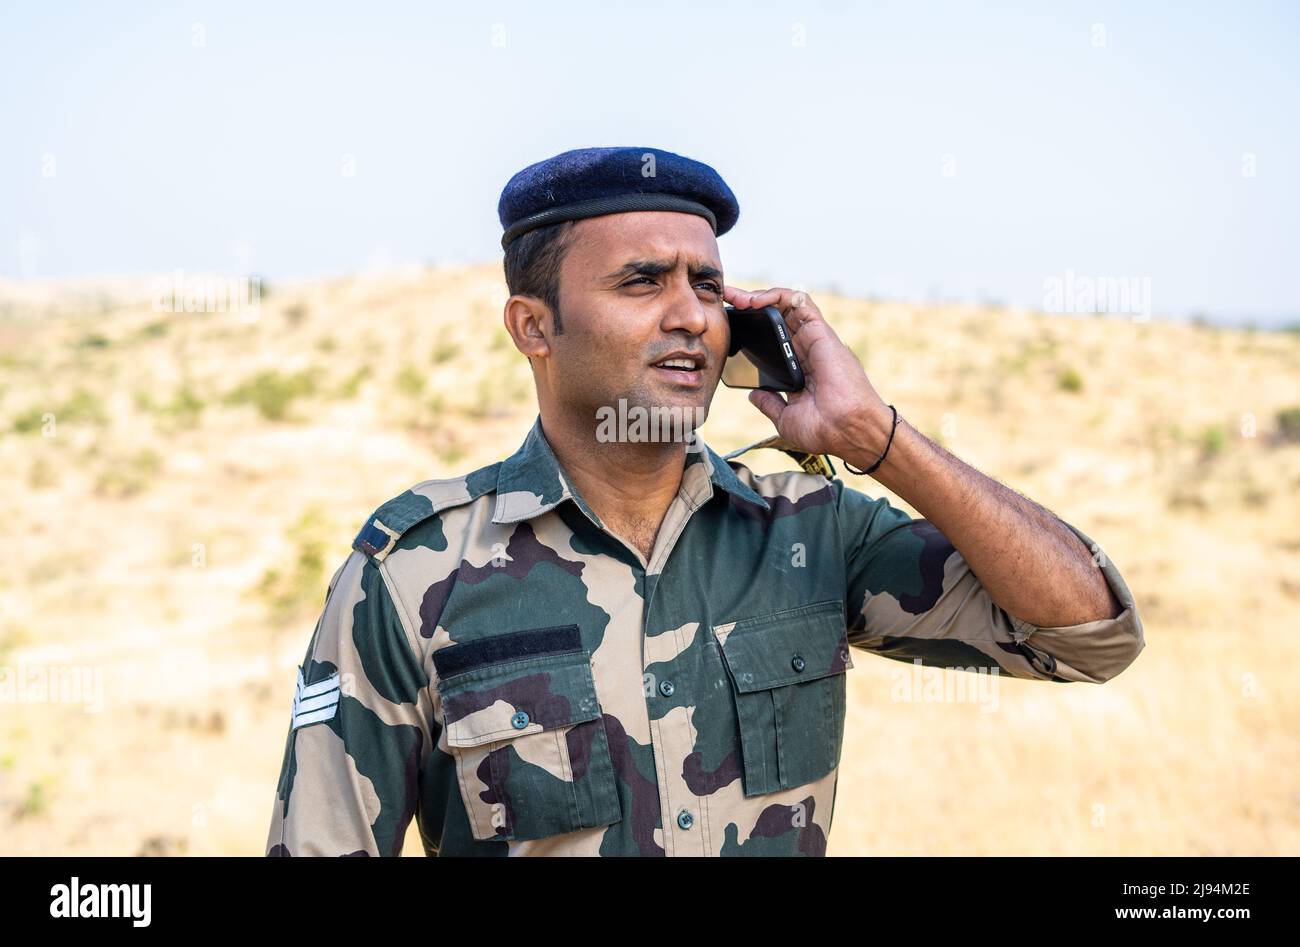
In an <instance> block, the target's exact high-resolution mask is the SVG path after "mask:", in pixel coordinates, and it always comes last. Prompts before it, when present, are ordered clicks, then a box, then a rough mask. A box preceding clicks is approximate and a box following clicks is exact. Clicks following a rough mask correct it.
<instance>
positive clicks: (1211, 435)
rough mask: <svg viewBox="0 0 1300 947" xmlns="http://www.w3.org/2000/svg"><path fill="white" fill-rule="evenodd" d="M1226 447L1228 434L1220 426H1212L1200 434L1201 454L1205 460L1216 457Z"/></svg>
mask: <svg viewBox="0 0 1300 947" xmlns="http://www.w3.org/2000/svg"><path fill="white" fill-rule="evenodd" d="M1227 446H1228V432H1227V431H1225V430H1224V429H1223V426H1222V425H1219V424H1213V425H1211V426H1210V427H1207V428H1206V429H1205V430H1203V431H1202V432H1201V454H1202V455H1203V456H1204V457H1206V458H1207V459H1209V458H1212V457H1217V456H1219V455H1220V454H1222V453H1223V449H1224V448H1225V447H1227Z"/></svg>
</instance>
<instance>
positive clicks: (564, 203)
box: [497, 148, 740, 249]
mask: <svg viewBox="0 0 1300 947" xmlns="http://www.w3.org/2000/svg"><path fill="white" fill-rule="evenodd" d="M637 210H671V211H681V212H683V213H688V214H698V215H699V216H701V217H703V218H704V219H705V220H707V221H708V222H709V226H711V227H712V228H713V233H714V234H715V235H716V236H719V237H720V236H722V235H723V234H724V233H726V232H727V231H728V230H730V229H731V228H732V227H733V226H735V224H736V220H737V219H738V218H739V217H740V204H739V203H738V202H737V201H736V195H735V194H733V193H731V188H729V187H727V182H726V181H724V180H722V176H721V175H719V174H718V172H717V171H715V170H713V168H711V167H709V166H708V165H707V164H704V163H703V162H701V161H695V160H693V159H691V158H686V157H683V156H682V155H676V154H673V153H672V152H671V151H660V150H659V149H657V148H577V149H575V150H573V151H566V152H563V153H562V154H558V155H556V156H555V157H553V158H547V159H546V160H545V161H539V162H537V163H536V164H530V165H529V166H528V167H526V168H524V169H523V170H522V171H519V172H518V173H516V174H515V175H514V176H513V177H512V178H511V179H510V180H509V181H508V182H507V183H506V186H505V189H504V190H503V191H502V192H501V200H500V201H499V202H498V204H497V216H498V217H500V218H501V226H502V227H504V228H505V233H504V234H503V235H502V237H501V247H502V249H505V248H506V247H508V246H509V245H510V242H511V241H512V240H514V239H515V238H516V237H518V236H520V235H521V234H525V233H527V232H528V231H530V230H536V229H537V228H538V227H545V226H546V225H548V224H554V223H559V222H560V221H564V220H581V219H583V218H585V217H599V216H601V215H603V214H622V213H625V212H627V211H637Z"/></svg>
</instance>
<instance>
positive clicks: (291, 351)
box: [0, 266, 1300, 855]
mask: <svg viewBox="0 0 1300 947" xmlns="http://www.w3.org/2000/svg"><path fill="white" fill-rule="evenodd" d="M738 284H739V285H742V286H746V287H747V288H756V286H755V284H753V283H752V282H746V281H744V280H738ZM137 289H138V287H137ZM809 289H810V292H811V293H812V295H813V298H814V299H815V300H817V301H818V303H819V304H820V305H821V307H822V310H823V312H824V313H825V314H826V316H827V318H828V319H829V320H830V321H831V323H832V325H833V326H835V328H836V329H837V331H838V332H839V333H840V335H841V337H842V338H844V339H845V341H847V342H848V343H850V344H851V345H852V346H853V347H854V349H855V351H856V352H857V353H858V354H859V356H860V357H861V358H862V360H863V363H864V365H865V366H866V368H867V371H868V373H869V374H870V376H871V378H872V380H873V382H874V384H875V385H876V387H877V389H878V390H879V391H881V393H882V395H884V396H885V398H886V400H887V401H891V402H893V403H895V404H896V405H898V407H899V410H900V411H901V412H902V413H904V414H905V415H906V416H907V417H908V418H909V419H910V420H911V421H912V423H914V424H915V425H917V426H918V427H919V428H920V429H921V430H923V431H925V432H926V433H927V434H929V435H930V436H932V437H934V438H935V439H936V440H939V441H940V442H941V443H943V444H944V445H945V446H947V447H948V448H949V449H951V450H953V451H954V452H955V453H957V454H958V455H959V456H961V457H962V458H963V459H965V460H966V461H967V462H969V463H972V464H974V465H975V466H977V467H979V468H980V469H981V470H983V471H985V472H986V473H988V474H990V475H992V476H995V477H998V478H999V479H1001V480H1002V481H1003V482H1005V483H1007V484H1008V485H1010V486H1012V487H1014V488H1016V489H1018V490H1020V491H1021V492H1023V493H1025V494H1026V495H1028V496H1030V497H1032V498H1034V499H1035V500H1037V501H1039V502H1040V503H1043V504H1044V505H1045V506H1047V507H1049V508H1050V509H1052V510H1053V511H1055V512H1056V513H1057V514H1058V515H1059V516H1061V517H1063V518H1065V519H1067V520H1069V521H1071V522H1073V523H1074V524H1075V525H1077V526H1078V527H1079V528H1080V529H1082V530H1084V531H1085V532H1086V533H1088V534H1090V535H1091V536H1092V537H1093V538H1094V539H1096V540H1097V541H1098V542H1100V543H1101V544H1102V545H1103V547H1104V548H1105V549H1106V551H1107V553H1108V554H1109V555H1110V556H1111V557H1112V558H1113V559H1114V560H1115V561H1116V562H1117V563H1118V565H1119V567H1120V569H1121V571H1122V572H1123V574H1124V576H1125V578H1126V580H1127V581H1128V583H1129V585H1130V587H1131V588H1132V589H1133V591H1134V593H1135V595H1136V596H1137V599H1138V603H1139V606H1140V609H1141V613H1142V616H1143V620H1144V624H1145V627H1146V637H1147V648H1146V650H1145V652H1144V653H1143V654H1142V655H1141V656H1140V657H1139V658H1138V660H1137V662H1136V663H1135V664H1134V665H1133V667H1131V668H1130V669H1129V670H1127V671H1126V672H1125V673H1124V674H1123V675H1121V676H1120V677H1119V678H1117V679H1115V680H1114V681H1112V682H1110V683H1108V684H1106V685H1104V686H1089V685H1083V684H1071V685H1049V684H1043V683H1038V682H1025V681H1014V680H1007V679H1002V680H1000V681H999V682H998V684H999V686H998V688H997V690H996V692H995V693H993V694H992V695H989V694H986V695H985V699H984V700H983V701H979V700H946V701H933V700H924V699H921V697H923V696H924V694H923V693H922V694H921V695H920V696H919V697H918V699H916V700H913V701H904V700H899V699H896V697H897V696H898V688H899V683H900V675H906V674H909V673H910V669H909V667H908V666H907V665H904V664H901V663H897V662H892V661H887V660H883V659H876V660H873V659H871V657H870V656H868V655H865V654H864V655H862V656H861V657H860V658H859V659H857V660H856V666H855V668H854V670H853V671H852V672H850V678H849V686H850V700H851V710H850V715H849V722H848V732H847V734H846V743H845V747H844V756H843V762H842V766H841V769H840V777H839V787H838V794H837V805H836V812H835V818H834V827H833V831H832V834H831V842H830V851H831V853H832V854H1085V855H1102V854H1178V855H1182V854H1191V855H1195V854H1227V855H1237V854H1291V855H1294V854H1298V853H1300V766H1297V761H1300V688H1297V686H1296V685H1297V680H1298V679H1300V637H1298V636H1297V631H1298V630H1300V621H1298V620H1297V619H1300V528H1298V527H1300V444H1298V443H1294V442H1286V441H1285V440H1284V439H1281V438H1279V437H1278V425H1279V422H1278V413H1279V412H1280V411H1282V410H1283V409H1287V408H1295V407H1297V406H1300V335H1296V334H1294V333H1264V332H1249V331H1236V330H1222V329H1213V328H1204V327H1193V326H1180V325H1172V324H1168V323H1164V322H1161V321H1159V320H1156V321H1152V322H1149V323H1140V322H1137V323H1135V322H1133V321H1130V320H1128V319H1127V318H1119V317H1092V316H1051V317H1048V316H1044V315H1041V314H1034V313H1028V312H1022V311H1008V310H1000V309H989V308H982V307H951V306H949V307H937V308H936V307H926V306H920V305H899V304H882V303H872V302H867V301H861V300H850V299H840V298H836V297H833V296H831V295H829V294H826V293H822V292H819V291H818V290H817V288H816V287H809ZM123 292H125V290H123V287H122V285H115V286H114V287H112V291H111V292H109V291H108V290H104V291H101V292H98V293H91V292H88V291H85V290H78V291H77V292H76V293H73V292H71V290H70V289H69V288H68V287H47V288H45V290H43V291H35V290H32V289H31V288H30V287H26V288H24V290H23V292H22V293H21V294H18V293H17V292H15V291H14V289H13V287H5V286H0V482H3V489H2V490H0V503H2V504H3V512H4V515H5V517H6V521H7V522H9V523H10V524H11V525H13V526H14V527H15V530H14V531H13V533H12V534H11V541H10V542H8V543H5V544H4V545H3V551H2V552H0V556H3V562H2V565H3V568H0V668H4V669H7V670H8V672H9V673H10V675H11V677H10V680H11V681H12V680H14V679H16V675H20V674H21V675H26V676H25V677H24V679H25V680H28V681H45V682H47V683H52V684H53V685H54V686H53V687H52V690H53V691H54V693H53V694H52V695H51V694H49V693H47V694H45V695H44V696H41V694H40V692H39V691H37V690H34V689H33V687H32V685H30V684H29V686H28V688H26V689H25V690H24V691H23V693H22V695H21V696H18V695H16V694H14V693H11V694H10V695H9V696H7V697H4V698H3V700H0V826H2V827H3V829H2V830H0V853H3V854H35V853H45V854H56V853H57V854H135V853H141V854H161V855H167V854H251V855H260V854H261V853H262V851H263V844H264V840H265V835H266V829H267V825H268V823H269V820H270V814H271V805H272V800H273V796H274V787H275V781H276V777H277V774H278V770H279V765H280V759H281V754H282V751H283V747H284V739H285V734H286V732H287V726H288V718H289V708H290V703H291V699H292V691H293V682H294V666H295V664H296V663H297V662H298V661H299V660H300V659H301V656H302V653H303V650H304V648H305V646H306V644H307V641H308V638H309V637H310V635H311V631H312V628H313V626H314V623H315V618H316V614H317V612H318V610H319V607H320V604H321V602H322V601H323V596H324V592H325V583H326V581H327V580H328V577H329V575H330V574H331V573H332V571H333V570H334V568H335V567H336V566H337V565H338V564H339V563H340V562H341V561H342V559H343V558H344V557H345V556H346V554H347V550H348V545H349V543H350V542H351V539H352V536H353V535H354V534H355V532H356V529H357V528H358V527H359V525H360V524H361V522H362V521H363V519H364V517H365V516H366V514H367V513H368V512H370V510H371V509H373V508H374V507H375V506H376V505H378V503H380V502H382V501H383V500H385V499H387V498H388V497H390V496H393V495H395V494H397V493H400V492H401V491H402V490H404V489H405V488H406V487H408V486H409V485H410V484H412V483H414V482H416V481H418V480H422V479H425V478H428V477H444V476H453V475H456V474H460V473H463V472H465V471H468V470H471V469H473V468H474V467H477V466H479V465H481V464H484V463H489V462H491V461H493V460H496V459H499V458H501V457H503V456H505V455H506V454H508V453H510V452H511V451H513V450H514V448H515V447H516V446H517V445H518V443H519V442H520V440H522V438H523V436H524V434H525V433H526V432H527V429H528V427H529V425H530V424H531V422H532V419H533V417H534V415H535V402H534V400H533V389H532V382H531V376H530V374H529V372H528V367H527V363H526V360H525V359H524V358H523V356H521V355H519V354H518V353H517V352H515V350H514V348H513V346H512V345H511V344H510V342H509V338H508V336H507V335H506V333H505V330H504V329H503V328H502V327H501V324H500V311H501V304H502V302H503V301H504V299H505V291H504V285H503V283H502V281H501V278H500V270H499V268H498V267H496V266H483V267H478V268H470V269H463V270H440V269H431V268H419V269H410V270H405V271H396V272H391V273H387V274H384V275H383V276H382V277H372V278H366V279H355V280H344V281H337V282H331V283H318V284H309V285H299V286H283V287H269V288H268V292H267V294H266V295H265V297H264V298H263V300H262V303H261V310H260V312H259V313H258V316H257V319H256V320H255V321H248V320H246V319H245V318H244V317H243V316H242V315H238V314H233V313H189V314H187V313H183V312H182V313H158V312H155V311H153V309H152V308H151V307H150V305H149V304H148V303H147V302H126V303H123V302H122V301H121V299H122V296H121V294H122V293H123ZM137 296H139V298H144V297H143V294H142V293H137ZM259 373H269V374H262V375H260V380H259ZM768 433H770V425H768V423H767V422H766V421H765V420H764V419H763V418H762V417H761V416H760V415H759V414H758V413H757V411H756V410H755V409H753V408H752V407H751V406H750V405H749V404H748V402H747V401H746V400H745V397H744V393H743V392H735V391H730V390H727V389H722V388H720V389H719V392H718V394H717V396H716V398H715V401H714V408H713V413H712V415H711V417H710V419H709V422H708V424H707V426H706V428H705V429H704V435H705V438H706V439H707V440H708V441H709V443H710V444H711V445H712V446H714V448H715V449H718V450H720V451H725V450H728V449H731V448H733V447H736V446H739V445H741V444H745V443H749V442H751V441H754V440H757V439H759V438H760V437H763V436H766V434H768ZM764 454H770V456H768V457H764V456H763V455H764ZM749 456H750V457H751V458H753V466H754V467H755V468H756V469H758V470H759V471H760V472H762V471H766V470H775V469H780V468H782V467H785V466H787V461H786V460H785V458H784V456H783V455H780V454H775V453H771V452H758V453H756V454H752V455H749ZM845 476H846V478H847V480H848V482H849V483H850V485H852V486H855V487H857V488H858V489H861V490H863V491H865V492H867V493H870V494H873V495H879V494H881V493H882V492H884V491H883V490H882V489H881V488H880V487H879V485H878V484H876V483H875V481H873V480H870V479H869V478H861V477H855V476H852V475H845ZM886 495H888V494H886ZM890 498H891V500H892V501H893V502H895V503H901V501H899V500H898V499H897V498H896V497H892V496H891V497H890ZM902 505H904V506H906V505H905V504H902ZM944 675H948V676H952V675H950V673H949V672H942V673H941V675H940V680H941V681H942V680H943V677H944ZM0 696H2V695H0ZM406 853H407V854H410V855H414V854H419V853H420V847H419V844H418V840H417V839H416V837H415V836H414V834H411V835H410V836H408V844H407V849H406Z"/></svg>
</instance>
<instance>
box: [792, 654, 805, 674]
mask: <svg viewBox="0 0 1300 947" xmlns="http://www.w3.org/2000/svg"><path fill="white" fill-rule="evenodd" d="M805 666H806V665H805V664H804V660H803V658H801V657H800V656H799V655H797V654H796V655H795V656H794V657H793V658H791V659H790V667H792V668H794V669H795V670H796V671H802V670H803V669H804V667H805Z"/></svg>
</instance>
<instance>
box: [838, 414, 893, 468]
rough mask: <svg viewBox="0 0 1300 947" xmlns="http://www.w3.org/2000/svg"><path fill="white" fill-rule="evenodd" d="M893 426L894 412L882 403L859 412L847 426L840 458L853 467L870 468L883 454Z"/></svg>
mask: <svg viewBox="0 0 1300 947" xmlns="http://www.w3.org/2000/svg"><path fill="white" fill-rule="evenodd" d="M900 420H901V418H900ZM894 424H895V421H894V410H893V409H892V408H890V406H889V405H887V404H885V403H884V402H883V401H880V402H879V403H878V404H876V405H873V406H871V407H869V408H864V409H863V410H861V411H859V412H858V413H857V414H856V415H855V417H854V419H853V422H852V423H851V424H850V426H849V431H848V438H847V443H846V444H845V447H844V450H843V451H842V452H841V453H840V455H839V456H840V458H841V459H842V460H844V461H846V462H847V463H849V464H851V465H853V466H854V467H859V468H862V469H866V468H867V467H870V466H872V465H873V464H874V463H875V462H876V461H877V460H879V459H880V455H881V454H883V453H884V452H885V448H886V447H887V445H888V444H889V438H890V435H891V434H892V433H893V432H894Z"/></svg>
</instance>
